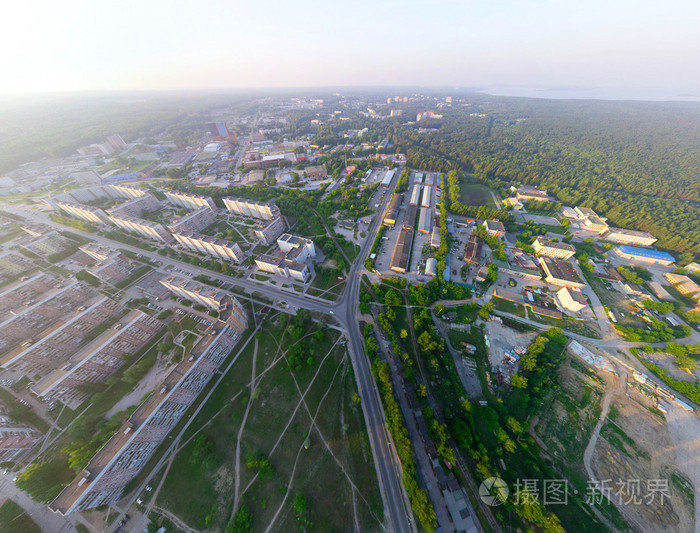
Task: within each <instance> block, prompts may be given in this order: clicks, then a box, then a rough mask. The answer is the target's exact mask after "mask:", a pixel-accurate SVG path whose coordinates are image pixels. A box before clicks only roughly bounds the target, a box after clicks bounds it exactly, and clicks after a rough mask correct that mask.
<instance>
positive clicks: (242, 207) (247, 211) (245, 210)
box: [223, 197, 279, 220]
mask: <svg viewBox="0 0 700 533" xmlns="http://www.w3.org/2000/svg"><path fill="white" fill-rule="evenodd" d="M223 201H224V206H225V207H226V209H228V210H229V211H231V212H232V213H236V214H237V215H243V216H246V217H253V218H261V219H263V220H270V219H271V218H273V217H275V216H277V215H278V214H279V208H278V207H277V206H276V205H275V204H272V203H269V202H257V201H255V200H245V199H243V198H231V197H226V198H224V199H223Z"/></svg>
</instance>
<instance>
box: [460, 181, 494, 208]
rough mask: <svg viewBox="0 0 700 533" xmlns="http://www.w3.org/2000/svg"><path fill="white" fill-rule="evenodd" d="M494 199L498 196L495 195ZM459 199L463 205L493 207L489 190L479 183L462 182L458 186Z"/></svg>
mask: <svg viewBox="0 0 700 533" xmlns="http://www.w3.org/2000/svg"><path fill="white" fill-rule="evenodd" d="M496 198H498V195H496ZM459 199H460V200H461V202H462V203H463V204H464V205H475V206H479V205H488V206H493V198H492V197H491V189H490V188H489V187H487V186H486V185H482V184H481V183H474V182H465V181H462V182H461V183H460V185H459Z"/></svg>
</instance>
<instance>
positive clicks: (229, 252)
mask: <svg viewBox="0 0 700 533" xmlns="http://www.w3.org/2000/svg"><path fill="white" fill-rule="evenodd" d="M173 237H175V240H176V241H177V242H179V243H180V244H181V245H182V246H184V247H185V248H188V249H190V250H192V251H194V252H202V253H205V254H207V255H211V256H212V257H217V258H219V259H223V260H224V261H233V262H234V263H241V262H242V261H243V260H244V259H245V254H244V253H243V250H241V247H240V246H238V243H235V242H231V241H226V240H224V239H217V238H216V237H211V236H209V235H204V234H203V233H197V232H181V233H178V232H173Z"/></svg>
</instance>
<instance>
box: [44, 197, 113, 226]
mask: <svg viewBox="0 0 700 533" xmlns="http://www.w3.org/2000/svg"><path fill="white" fill-rule="evenodd" d="M56 206H58V207H59V208H61V209H62V210H63V211H65V212H66V213H68V214H69V215H73V216H74V217H76V218H80V219H82V220H86V221H88V222H94V223H96V224H106V223H107V220H108V217H107V214H106V213H105V212H104V211H103V210H102V209H99V208H97V207H90V206H89V205H83V204H78V203H73V202H64V201H56Z"/></svg>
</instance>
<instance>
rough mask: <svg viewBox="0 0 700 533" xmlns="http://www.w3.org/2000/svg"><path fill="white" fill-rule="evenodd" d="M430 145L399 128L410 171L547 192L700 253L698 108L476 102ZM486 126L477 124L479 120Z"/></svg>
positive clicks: (448, 117) (453, 116) (450, 115)
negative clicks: (459, 173) (453, 173)
mask: <svg viewBox="0 0 700 533" xmlns="http://www.w3.org/2000/svg"><path fill="white" fill-rule="evenodd" d="M469 99H470V100H471V101H472V102H473V103H472V104H471V105H470V106H468V107H464V108H454V109H452V110H448V111H445V112H444V115H445V118H444V120H443V124H442V126H441V128H440V130H439V131H438V132H437V133H434V134H431V135H425V134H421V133H419V132H418V131H417V130H416V129H414V128H413V127H410V126H400V127H394V128H393V136H392V140H393V142H394V143H395V145H396V147H397V148H400V149H402V150H405V151H406V152H407V154H408V158H409V164H410V165H412V166H415V167H418V168H421V169H425V170H435V171H449V170H453V169H460V170H464V171H467V172H471V173H473V174H474V176H475V177H476V178H477V179H479V180H481V181H484V182H486V183H489V182H491V183H493V184H494V185H498V186H502V185H505V184H509V183H528V184H531V185H536V186H539V187H544V188H546V189H547V190H548V191H549V192H550V193H551V194H553V195H554V196H555V197H556V198H557V200H558V201H560V202H562V203H563V204H565V205H584V206H586V207H592V208H593V209H595V210H597V211H598V212H599V213H600V214H601V215H603V216H607V217H608V218H609V219H610V220H609V223H611V224H612V225H617V226H622V227H628V228H633V229H639V230H643V231H649V232H651V233H653V234H654V235H656V236H657V237H658V238H659V242H658V245H659V246H661V247H664V248H667V249H669V250H673V251H678V252H685V251H692V252H695V253H698V252H700V225H699V224H698V220H700V207H699V202H700V105H697V104H689V103H688V104H687V103H673V102H665V103H658V102H609V101H561V100H535V99H525V98H496V97H487V96H478V95H475V96H471V97H469ZM475 112H478V113H485V114H487V115H488V117H471V116H469V115H470V114H471V113H475Z"/></svg>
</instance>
